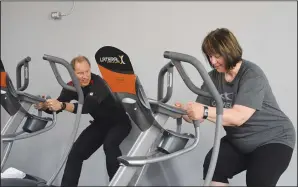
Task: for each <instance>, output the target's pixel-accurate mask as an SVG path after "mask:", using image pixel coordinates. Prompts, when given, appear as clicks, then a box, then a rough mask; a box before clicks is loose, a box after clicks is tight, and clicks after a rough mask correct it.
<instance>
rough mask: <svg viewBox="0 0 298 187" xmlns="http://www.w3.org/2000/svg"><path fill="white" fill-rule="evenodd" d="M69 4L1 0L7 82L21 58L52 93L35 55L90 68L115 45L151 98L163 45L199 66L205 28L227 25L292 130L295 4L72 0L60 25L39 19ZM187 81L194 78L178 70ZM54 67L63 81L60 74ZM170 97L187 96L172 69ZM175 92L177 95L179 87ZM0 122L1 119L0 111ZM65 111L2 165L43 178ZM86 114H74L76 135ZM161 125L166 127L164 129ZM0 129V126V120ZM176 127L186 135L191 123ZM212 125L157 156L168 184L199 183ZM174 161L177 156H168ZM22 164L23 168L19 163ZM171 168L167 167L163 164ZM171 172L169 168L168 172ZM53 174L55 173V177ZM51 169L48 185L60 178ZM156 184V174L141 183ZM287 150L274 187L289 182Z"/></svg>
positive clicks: (58, 147) (55, 90) (98, 168)
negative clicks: (183, 151)
mask: <svg viewBox="0 0 298 187" xmlns="http://www.w3.org/2000/svg"><path fill="white" fill-rule="evenodd" d="M71 6H72V2H71V1H68V2H2V10H1V34H2V35H1V46H2V47H1V58H2V60H3V62H4V65H5V68H6V69H7V71H8V72H9V73H10V76H11V77H12V80H13V82H15V67H16V64H17V62H18V61H19V60H20V59H22V58H24V57H26V56H30V57H31V58H32V61H31V62H30V85H29V88H28V89H27V91H28V92H30V93H32V94H44V93H47V94H49V95H51V96H52V97H56V96H58V94H59V92H60V89H61V87H60V86H59V84H58V83H57V82H56V80H55V78H54V76H53V73H52V71H51V69H50V66H49V64H47V63H46V62H45V61H43V60H42V56H43V54H50V55H54V56H58V57H61V58H64V59H65V60H68V61H70V60H71V58H72V57H73V56H76V55H78V54H82V55H86V56H87V57H89V58H90V60H91V62H92V65H93V67H92V70H93V71H94V72H95V73H99V71H98V69H97V67H96V62H95V59H94V55H95V52H96V51H97V50H98V49H99V48H100V47H102V46H105V45H112V46H115V47H118V48H120V49H121V50H123V51H125V52H126V53H127V54H128V55H129V56H130V59H131V61H132V63H133V66H134V69H135V72H136V73H137V74H138V76H139V77H140V80H141V82H142V84H143V86H144V89H145V91H146V92H147V95H148V96H149V97H151V98H156V94H157V75H158V72H159V70H160V68H161V67H162V66H163V65H164V64H165V63H166V62H167V60H165V59H164V58H163V52H164V51H165V50H172V51H177V52H182V53H187V54H189V55H193V56H195V57H197V58H198V59H199V60H201V61H202V62H204V63H203V64H204V66H205V67H206V69H207V70H210V68H209V67H208V66H207V63H206V62H205V61H204V57H203V55H202V53H201V49H200V46H201V42H202V39H203V38H204V36H205V35H206V34H207V33H208V32H209V31H210V30H213V29H215V28H219V27H227V28H229V29H230V30H232V31H233V32H234V33H235V35H236V36H237V37H238V39H239V42H240V43H241V45H242V47H243V49H244V58H246V59H248V60H251V61H253V62H255V63H257V64H258V65H259V66H261V68H263V70H264V71H265V73H266V74H267V76H268V78H269V80H270V83H271V86H272V88H273V91H274V93H275V95H276V97H277V99H278V102H279V104H280V106H281V108H282V109H283V110H284V111H285V112H286V114H288V115H289V117H290V118H291V120H292V121H293V123H294V124H295V127H297V118H296V117H297V116H296V115H297V104H296V103H297V77H296V75H297V44H296V42H297V6H296V3H295V2H268V1H266V2H255V1H252V2H232V1H230V2H203V1H201V2H176V1H173V2H154V1H152V2H137V1H135V2H92V1H91V2H83V1H79V2H76V5H75V8H74V11H73V13H72V14H71V15H69V16H67V17H63V19H62V20H60V21H53V20H51V19H49V14H50V12H52V11H56V10H59V11H62V12H64V13H67V12H68V11H69V10H70V8H71ZM185 67H186V69H187V71H188V74H189V75H190V76H191V78H192V79H193V80H195V83H196V85H197V86H199V85H200V84H201V82H202V81H201V78H200V76H199V75H198V73H197V72H195V70H194V69H192V68H191V67H190V66H188V65H186V66H185ZM60 70H61V72H63V76H64V78H65V80H67V79H68V78H69V76H68V75H67V73H66V71H65V70H64V69H62V68H60ZM175 75H176V77H175V80H174V81H175V82H174V86H175V87H174V93H173V97H172V100H171V102H170V103H173V102H175V101H182V102H186V101H190V100H194V99H195V95H194V94H193V93H192V92H191V91H189V90H188V89H187V87H186V86H185V85H184V84H183V82H182V80H181V78H180V77H178V76H177V72H176V73H175ZM182 90H183V91H182ZM1 115H2V116H1V117H2V118H1V124H3V123H4V122H5V120H7V118H8V117H7V115H5V113H4V112H3V110H2V111H1ZM73 117H74V115H72V114H68V113H63V114H60V115H59V119H58V124H57V126H56V127H55V128H54V129H53V130H52V131H51V132H49V133H46V134H44V135H43V136H40V137H34V138H32V139H31V140H24V141H23V142H19V143H15V144H14V145H15V146H14V148H13V150H12V152H11V157H10V159H9V160H8V164H11V165H12V166H14V167H18V168H20V169H21V170H25V171H27V172H29V173H32V174H36V175H38V176H40V177H42V178H45V179H48V178H49V176H50V175H51V174H52V172H53V170H54V169H55V166H56V165H55V164H56V163H57V160H58V159H59V158H60V156H61V154H62V151H63V148H64V145H65V144H64V142H65V141H66V138H68V136H69V135H70V131H71V127H72V122H73V121H74V118H73ZM89 119H90V117H89V116H84V117H83V119H82V123H81V125H80V129H79V132H81V131H82V130H83V129H84V128H85V127H86V126H87V125H88V120H89ZM171 122H172V123H174V121H170V123H169V125H168V126H169V127H171V128H172V127H173V124H171ZM1 126H2V125H1ZM183 130H185V131H188V132H191V131H192V128H191V126H185V127H184V128H183ZM213 132H214V125H213V124H211V123H206V124H204V125H202V136H201V142H200V144H199V146H198V148H197V149H196V150H195V151H193V152H191V153H189V154H187V155H184V156H181V157H179V158H177V159H174V160H173V161H172V162H166V163H165V164H164V167H165V168H168V170H167V172H169V173H170V174H171V176H172V177H171V179H172V182H171V183H172V185H201V184H202V181H201V178H202V162H203V159H204V157H205V154H206V153H207V151H208V150H209V149H210V147H211V146H212V143H213ZM177 160H179V162H177ZM28 162H29V164H28ZM171 168H173V169H174V170H173V171H170V169H171ZM177 168H179V169H177ZM61 174H62V173H61ZM61 174H60V175H59V177H58V179H57V180H56V181H55V184H60V179H61ZM106 182H107V174H106V169H105V156H104V154H103V152H102V149H100V150H99V151H97V152H96V153H95V154H94V155H93V156H92V157H91V158H90V159H89V160H88V161H86V162H85V164H84V167H83V171H82V177H81V180H80V183H79V184H80V185H106ZM150 183H151V185H153V184H158V185H162V184H163V182H162V181H161V179H159V178H156V179H154V180H152V181H150ZM231 184H232V185H237V186H240V185H245V173H242V174H240V175H238V176H236V177H235V178H234V179H233V180H231ZM296 184H297V153H296V150H295V153H294V156H293V159H292V162H291V163H290V166H289V168H288V170H287V171H286V172H285V173H284V174H283V176H282V177H281V178H280V181H279V183H278V185H284V186H296Z"/></svg>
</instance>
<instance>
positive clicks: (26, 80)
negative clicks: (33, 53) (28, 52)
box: [16, 56, 31, 91]
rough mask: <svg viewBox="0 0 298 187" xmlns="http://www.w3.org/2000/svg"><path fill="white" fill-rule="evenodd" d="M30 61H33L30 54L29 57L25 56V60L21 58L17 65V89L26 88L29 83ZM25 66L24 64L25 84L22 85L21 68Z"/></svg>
mask: <svg viewBox="0 0 298 187" xmlns="http://www.w3.org/2000/svg"><path fill="white" fill-rule="evenodd" d="M30 61H31V58H30V57H29V56H28V57H26V58H24V59H23V60H21V61H20V62H19V63H18V65H17V67H16V78H17V79H16V80H17V90H19V91H23V90H25V89H26V88H27V87H28V85H29V64H28V63H29V62H30ZM23 66H24V84H23V86H21V84H22V81H21V80H22V78H21V77H22V75H21V69H22V67H23Z"/></svg>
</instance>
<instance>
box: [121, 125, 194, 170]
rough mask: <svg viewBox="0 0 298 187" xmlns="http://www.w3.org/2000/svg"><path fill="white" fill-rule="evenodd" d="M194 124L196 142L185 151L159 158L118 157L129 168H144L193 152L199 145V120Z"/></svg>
mask: <svg viewBox="0 0 298 187" xmlns="http://www.w3.org/2000/svg"><path fill="white" fill-rule="evenodd" d="M193 123H194V127H195V138H194V142H193V143H192V144H191V145H190V146H188V147H187V148H185V149H182V150H179V151H176V152H174V153H170V154H168V155H163V156H157V157H153V158H152V157H147V156H133V157H129V156H121V157H118V159H119V161H120V162H121V163H124V164H125V165H128V166H143V165H146V164H152V163H156V162H162V161H165V160H168V159H172V158H174V157H177V156H180V155H182V154H185V153H187V152H189V151H191V150H193V149H194V148H195V147H196V146H197V145H198V143H199V133H198V131H199V124H200V122H199V121H198V120H195V121H193Z"/></svg>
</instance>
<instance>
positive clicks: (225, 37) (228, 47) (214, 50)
mask: <svg viewBox="0 0 298 187" xmlns="http://www.w3.org/2000/svg"><path fill="white" fill-rule="evenodd" d="M202 51H203V53H204V55H205V56H206V58H207V60H208V62H209V64H210V66H211V67H213V65H212V64H211V62H210V56H218V55H220V56H222V57H223V58H224V60H225V63H226V69H227V70H228V71H229V70H231V69H233V68H234V67H235V66H236V64H237V63H238V62H239V61H240V60H242V48H241V46H240V45H239V43H238V41H237V39H236V37H235V36H234V34H233V33H232V32H231V31H229V30H228V29H226V28H219V29H216V30H213V31H211V32H210V33H209V34H208V35H207V36H206V37H205V38H204V40H203V43H202Z"/></svg>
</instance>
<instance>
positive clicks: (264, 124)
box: [175, 28, 296, 187]
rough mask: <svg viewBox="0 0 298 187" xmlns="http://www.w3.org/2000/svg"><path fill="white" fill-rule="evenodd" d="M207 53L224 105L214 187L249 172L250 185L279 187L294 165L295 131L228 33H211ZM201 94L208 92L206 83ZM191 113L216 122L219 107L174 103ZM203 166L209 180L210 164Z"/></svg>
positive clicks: (205, 102) (207, 101)
mask: <svg viewBox="0 0 298 187" xmlns="http://www.w3.org/2000/svg"><path fill="white" fill-rule="evenodd" d="M202 51H203V53H204V55H205V56H206V58H207V59H208V61H209V64H210V66H211V67H212V68H213V70H212V71H211V72H209V75H210V77H211V79H212V81H213V83H214V85H215V86H216V88H217V90H218V92H219V93H220V94H221V96H222V99H223V103H224V112H223V123H222V125H223V127H224V129H225V131H226V136H224V137H223V138H222V139H221V144H220V151H219V155H218V161H217V165H216V169H215V172H214V176H213V179H212V184H211V185H212V186H228V179H231V178H233V176H235V175H237V174H238V173H240V172H242V171H244V170H246V171H247V173H246V184H247V186H254V187H255V186H275V185H276V184H277V182H278V180H279V178H280V176H281V175H282V173H283V172H284V171H285V170H286V168H287V167H288V165H289V162H290V160H291V157H292V153H293V149H294V146H295V142H296V136H295V129H294V127H293V124H292V122H291V121H290V119H289V118H288V117H287V116H286V114H285V113H284V112H283V111H282V110H281V109H280V107H279V105H278V103H277V101H276V99H275V96H274V94H273V93H272V90H271V87H270V85H269V82H268V80H267V78H266V76H265V74H264V72H263V71H262V70H261V68H260V67H258V66H257V65H256V64H254V63H253V62H250V61H248V60H245V59H243V58H242V48H241V46H240V45H239V43H238V41H237V39H236V37H235V36H234V34H233V33H232V32H230V31H229V30H228V29H225V28H221V29H216V30H214V31H212V32H210V33H209V34H208V35H207V36H206V38H205V39H204V41H203V44H202ZM201 89H202V90H204V91H208V88H207V87H206V85H205V84H204V83H203V85H202V87H201ZM175 105H176V106H177V107H182V108H184V109H185V110H187V114H188V115H187V116H183V118H184V119H185V120H186V121H188V122H191V120H203V119H207V120H209V121H212V122H215V120H216V103H215V101H214V100H213V99H212V98H207V97H204V96H198V97H197V100H196V102H190V103H187V104H186V105H182V104H181V103H176V104H175ZM211 153H212V150H210V151H209V152H208V154H207V156H206V157H205V161H204V170H203V173H204V176H203V178H204V179H205V177H206V174H207V171H208V166H209V163H210V159H211Z"/></svg>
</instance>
